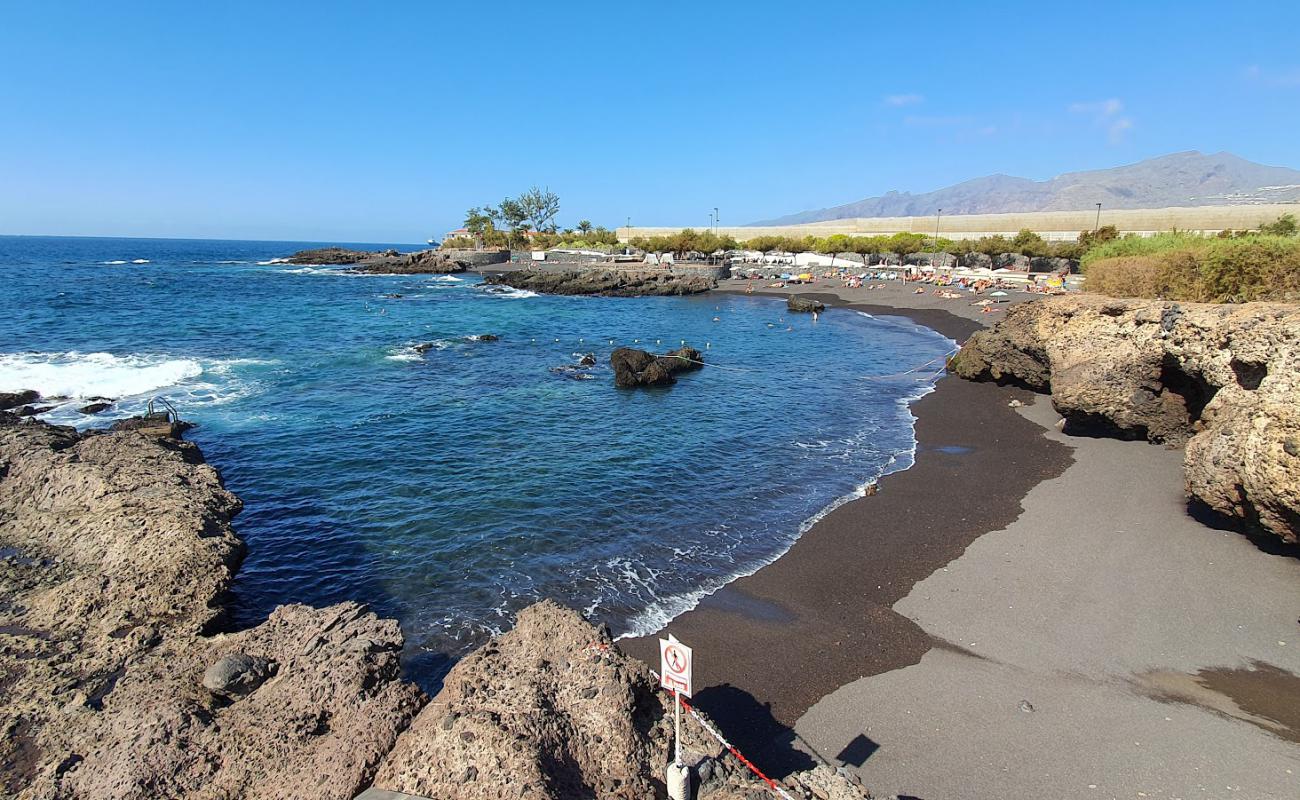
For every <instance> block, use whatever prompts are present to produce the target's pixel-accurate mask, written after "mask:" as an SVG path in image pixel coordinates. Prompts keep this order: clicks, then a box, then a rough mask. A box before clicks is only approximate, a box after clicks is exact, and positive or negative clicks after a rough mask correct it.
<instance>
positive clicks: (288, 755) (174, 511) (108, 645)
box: [0, 412, 867, 800]
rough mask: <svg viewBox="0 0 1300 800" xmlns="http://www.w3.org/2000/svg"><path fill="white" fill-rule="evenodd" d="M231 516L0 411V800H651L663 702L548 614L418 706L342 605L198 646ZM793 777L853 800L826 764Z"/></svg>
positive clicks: (625, 664) (708, 751)
mask: <svg viewBox="0 0 1300 800" xmlns="http://www.w3.org/2000/svg"><path fill="white" fill-rule="evenodd" d="M239 509H240V503H239V501H238V499H236V498H235V497H234V496H233V495H232V494H230V493H229V492H227V491H226V490H225V489H224V488H223V487H222V485H221V480H220V477H219V476H218V474H217V472H216V470H214V469H213V468H212V467H210V466H208V465H207V464H205V463H204V462H203V457H202V454H201V453H200V452H199V451H198V449H197V447H195V446H194V445H193V444H190V443H186V442H183V441H180V440H179V439H174V438H166V437H160V436H157V435H150V436H142V435H140V432H138V431H133V430H124V431H116V432H107V433H78V432H76V431H75V430H73V429H71V428H63V427H55V426H51V425H47V424H44V423H39V422H35V423H34V422H27V421H22V420H20V419H19V418H18V417H16V416H14V415H12V414H8V413H4V412H0V697H2V698H3V702H2V703H0V732H3V737H2V738H0V764H2V765H3V768H2V769H0V795H3V796H5V797H15V798H22V799H23V800H28V799H29V798H55V799H56V800H83V799H84V800H108V799H109V798H113V799H114V800H117V799H118V798H126V799H127V800H144V799H145V798H180V797H195V798H198V797H202V798H235V797H238V798H266V799H267V800H270V798H285V797H303V798H313V799H314V798H326V799H327V800H328V799H333V798H337V799H338V800H347V799H348V798H352V797H354V796H355V795H356V794H357V793H358V792H359V791H360V790H361V789H363V788H365V787H366V786H368V785H370V783H371V782H372V780H374V782H375V783H376V784H377V785H379V786H380V787H381V788H392V789H404V790H406V791H414V792H417V793H419V794H424V795H426V796H429V797H448V798H452V797H454V798H469V799H470V800H473V798H498V797H521V798H571V797H602V798H604V797H611V798H645V797H651V798H663V797H664V796H665V788H664V783H663V775H664V766H665V764H666V761H667V758H668V748H669V746H670V744H671V742H670V738H671V715H670V713H669V707H668V705H667V703H666V701H665V695H663V694H662V693H660V692H659V691H658V690H657V689H656V688H655V684H654V681H653V679H652V676H651V675H650V673H649V671H648V670H647V668H646V667H645V666H644V665H643V664H641V663H640V662H637V661H635V660H632V659H629V658H627V657H625V656H624V655H622V654H621V653H620V652H619V651H618V649H617V648H616V647H615V646H614V645H613V643H612V642H611V640H610V637H609V633H608V631H607V630H604V629H597V628H595V627H593V626H591V625H590V624H588V623H586V622H585V621H583V620H582V618H581V617H580V616H579V615H578V614H577V613H576V612H573V611H569V610H567V609H562V608H560V607H559V606H556V605H554V604H552V603H542V604H539V605H537V606H534V607H532V608H530V609H526V610H525V611H523V612H521V614H520V616H519V621H518V624H517V626H516V628H515V629H514V630H513V631H511V632H510V633H507V634H505V635H504V636H501V637H500V638H498V639H497V640H494V641H493V642H490V643H489V644H487V645H485V646H484V647H483V648H481V649H480V650H478V651H476V652H474V653H473V654H471V655H470V656H468V657H466V658H465V659H464V660H463V661H462V662H461V663H460V664H458V665H457V666H456V667H455V668H453V670H452V671H451V673H450V674H449V675H448V676H447V678H446V680H445V682H444V686H443V689H442V691H441V692H440V694H439V695H438V697H437V698H436V700H435V701H434V702H433V703H431V704H428V705H426V702H427V698H426V697H425V696H424V695H423V693H422V692H421V691H420V690H419V689H418V688H416V687H415V686H414V685H412V684H410V683H406V682H404V681H402V680H401V677H400V664H399V654H400V652H401V649H402V634H401V631H400V630H399V628H398V625H397V623H396V622H394V621H392V620H385V619H380V618H378V617H377V616H376V615H375V614H373V613H371V612H370V611H369V610H368V609H366V608H365V607H364V606H361V605H358V604H356V603H340V604H337V605H334V606H330V607H327V608H319V609H318V608H310V607H308V606H303V605H286V606H281V607H279V608H277V609H275V611H273V612H272V613H271V615H270V617H269V618H268V619H267V620H266V621H264V622H262V623H261V624H260V625H257V626H256V627H253V628H249V629H246V630H241V631H236V632H225V633H222V632H218V631H219V629H220V626H221V622H222V620H223V616H224V611H225V609H224V606H223V600H224V598H225V594H226V591H227V590H228V589H229V587H230V583H231V580H232V577H233V574H234V571H235V569H236V567H237V566H238V563H239V560H240V558H241V557H242V555H243V551H244V548H243V544H242V542H241V541H240V540H239V538H238V537H237V536H236V535H235V533H234V531H233V530H232V529H231V526H230V522H231V519H232V518H233V517H234V515H235V514H236V513H237V512H238V511H239ZM422 708H423V709H424V710H423V711H421V709H422ZM417 715H418V716H417ZM413 720H414V722H413V723H412V721H413ZM408 727H409V730H408ZM403 731H405V733H403ZM683 747H684V750H685V753H686V755H687V760H688V761H689V763H691V764H692V765H694V767H695V770H696V775H697V778H698V779H699V780H700V782H701V786H700V793H699V795H698V796H699V797H702V798H710V799H712V800H741V798H753V797H758V796H761V795H762V792H763V790H764V789H763V785H762V784H761V783H759V782H758V781H757V780H756V779H755V778H753V777H751V776H750V774H749V773H748V772H747V771H746V770H745V768H744V767H743V766H742V765H741V764H740V763H739V762H738V761H736V760H735V758H734V757H733V756H731V755H730V754H729V753H728V752H726V751H724V750H723V749H722V748H721V747H719V746H718V744H717V743H716V742H715V741H714V740H713V739H712V738H710V737H708V736H706V735H705V734H704V733H703V730H702V729H701V728H699V727H698V726H697V725H694V724H693V723H688V727H687V728H686V733H685V735H684V736H683ZM376 776H377V779H376ZM790 781H791V784H790V786H791V790H792V794H794V796H797V797H805V798H821V799H822V800H861V799H862V798H865V797H866V796H867V795H866V794H865V793H864V792H862V790H861V789H860V788H859V787H857V786H856V785H855V784H853V783H851V782H849V781H847V780H845V779H844V778H842V777H841V776H840V775H838V774H837V773H836V772H834V771H832V770H830V769H828V768H826V767H818V768H817V769H815V770H809V771H806V772H800V773H796V774H795V775H793V776H791V778H790Z"/></svg>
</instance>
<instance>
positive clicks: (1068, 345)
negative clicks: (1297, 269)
mask: <svg viewBox="0 0 1300 800" xmlns="http://www.w3.org/2000/svg"><path fill="white" fill-rule="evenodd" d="M951 369H952V370H953V371H954V372H956V373H957V374H958V375H961V376H962V377H965V378H970V379H974V380H996V381H999V382H1009V383H1017V384H1021V385H1025V386H1028V387H1030V388H1032V389H1036V390H1038V391H1050V392H1051V394H1052V403H1053V405H1054V406H1055V407H1056V409H1057V411H1059V412H1060V413H1061V415H1062V416H1063V417H1065V420H1066V425H1067V431H1076V432H1092V433H1102V434H1107V435H1117V436H1121V437H1125V438H1137V439H1148V440H1150V441H1153V442H1167V443H1171V444H1176V445H1181V444H1185V445H1186V449H1185V455H1184V473H1185V477H1186V489H1187V493H1188V494H1189V495H1190V496H1191V497H1192V498H1194V499H1195V500H1197V501H1200V502H1201V503H1204V504H1205V505H1206V506H1208V507H1209V508H1211V509H1213V510H1214V511H1216V512H1218V513H1220V514H1222V515H1224V516H1227V517H1230V518H1233V519H1235V520H1238V521H1239V522H1240V523H1243V524H1244V525H1246V526H1247V527H1251V528H1258V529H1262V530H1265V531H1267V532H1269V533H1272V534H1273V535H1275V536H1278V537H1280V538H1281V539H1283V540H1284V541H1287V542H1296V541H1297V539H1298V538H1300V307H1297V306H1294V305H1285V304H1279V303H1249V304H1246V305H1210V304H1201V303H1173V302H1164V301H1156V300H1115V299H1108V298H1104V297H1098V296H1095V295H1082V296H1070V297H1061V298H1053V299H1048V300H1043V301H1040V302H1036V303H1025V304H1021V305H1017V306H1013V307H1011V308H1010V309H1008V310H1007V315H1006V318H1005V319H1003V320H1002V321H1001V322H1000V323H999V324H998V325H997V327H995V328H993V329H990V330H987V331H980V332H978V333H976V334H974V335H973V336H972V337H971V339H970V341H968V342H967V343H966V345H965V346H964V347H963V348H962V350H961V352H960V353H959V354H958V355H957V356H956V357H955V358H954V359H953V360H952V363H951Z"/></svg>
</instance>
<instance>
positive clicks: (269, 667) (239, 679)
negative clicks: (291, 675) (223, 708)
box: [203, 653, 278, 700]
mask: <svg viewBox="0 0 1300 800" xmlns="http://www.w3.org/2000/svg"><path fill="white" fill-rule="evenodd" d="M277 667H278V665H277V664H276V663H275V662H274V661H271V660H270V659H268V658H263V657H262V656H250V655H248V654H247V653H231V654H230V655H228V656H223V657H222V658H221V659H220V660H218V661H217V663H215V664H213V665H212V666H210V667H208V668H207V670H206V671H205V672H204V673H203V687H204V688H205V689H207V690H208V691H209V692H212V693H213V694H215V695H220V696H222V697H225V698H228V699H230V700H234V699H237V698H240V697H243V696H244V695H248V694H252V693H253V692H254V691H256V690H257V687H259V686H261V685H262V684H263V683H265V682H266V679H267V678H269V677H271V676H272V675H274V674H275V671H276V668H277Z"/></svg>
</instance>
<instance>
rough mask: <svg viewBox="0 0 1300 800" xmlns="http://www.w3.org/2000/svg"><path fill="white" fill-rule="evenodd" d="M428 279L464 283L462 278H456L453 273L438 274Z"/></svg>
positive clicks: (437, 281)
mask: <svg viewBox="0 0 1300 800" xmlns="http://www.w3.org/2000/svg"><path fill="white" fill-rule="evenodd" d="M429 280H431V281H434V282H436V283H464V282H465V279H464V278H457V277H456V276H455V275H438V276H435V277H433V278H430V279H429Z"/></svg>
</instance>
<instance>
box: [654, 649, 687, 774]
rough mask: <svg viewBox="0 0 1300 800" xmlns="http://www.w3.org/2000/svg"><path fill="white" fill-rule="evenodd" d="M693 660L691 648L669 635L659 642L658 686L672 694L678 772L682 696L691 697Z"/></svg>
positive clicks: (680, 760) (680, 767) (675, 759)
mask: <svg viewBox="0 0 1300 800" xmlns="http://www.w3.org/2000/svg"><path fill="white" fill-rule="evenodd" d="M693 664H694V659H693V658H692V656H691V648H689V647H687V646H686V645H684V644H682V643H681V642H679V641H677V637H676V636H673V635H672V634H671V633H670V634H668V638H667V639H660V640H659V685H660V686H662V687H664V688H665V689H668V690H670V691H672V693H673V722H674V727H675V730H676V735H675V736H674V737H673V738H674V741H675V742H676V745H677V746H676V749H675V752H674V755H673V763H674V765H676V767H677V768H678V769H679V770H680V769H682V768H683V767H684V766H685V765H684V764H683V763H682V697H681V696H682V695H686V696H687V697H690V696H691V690H692V688H693V687H692V686H691V677H692V676H691V673H692V666H693Z"/></svg>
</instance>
